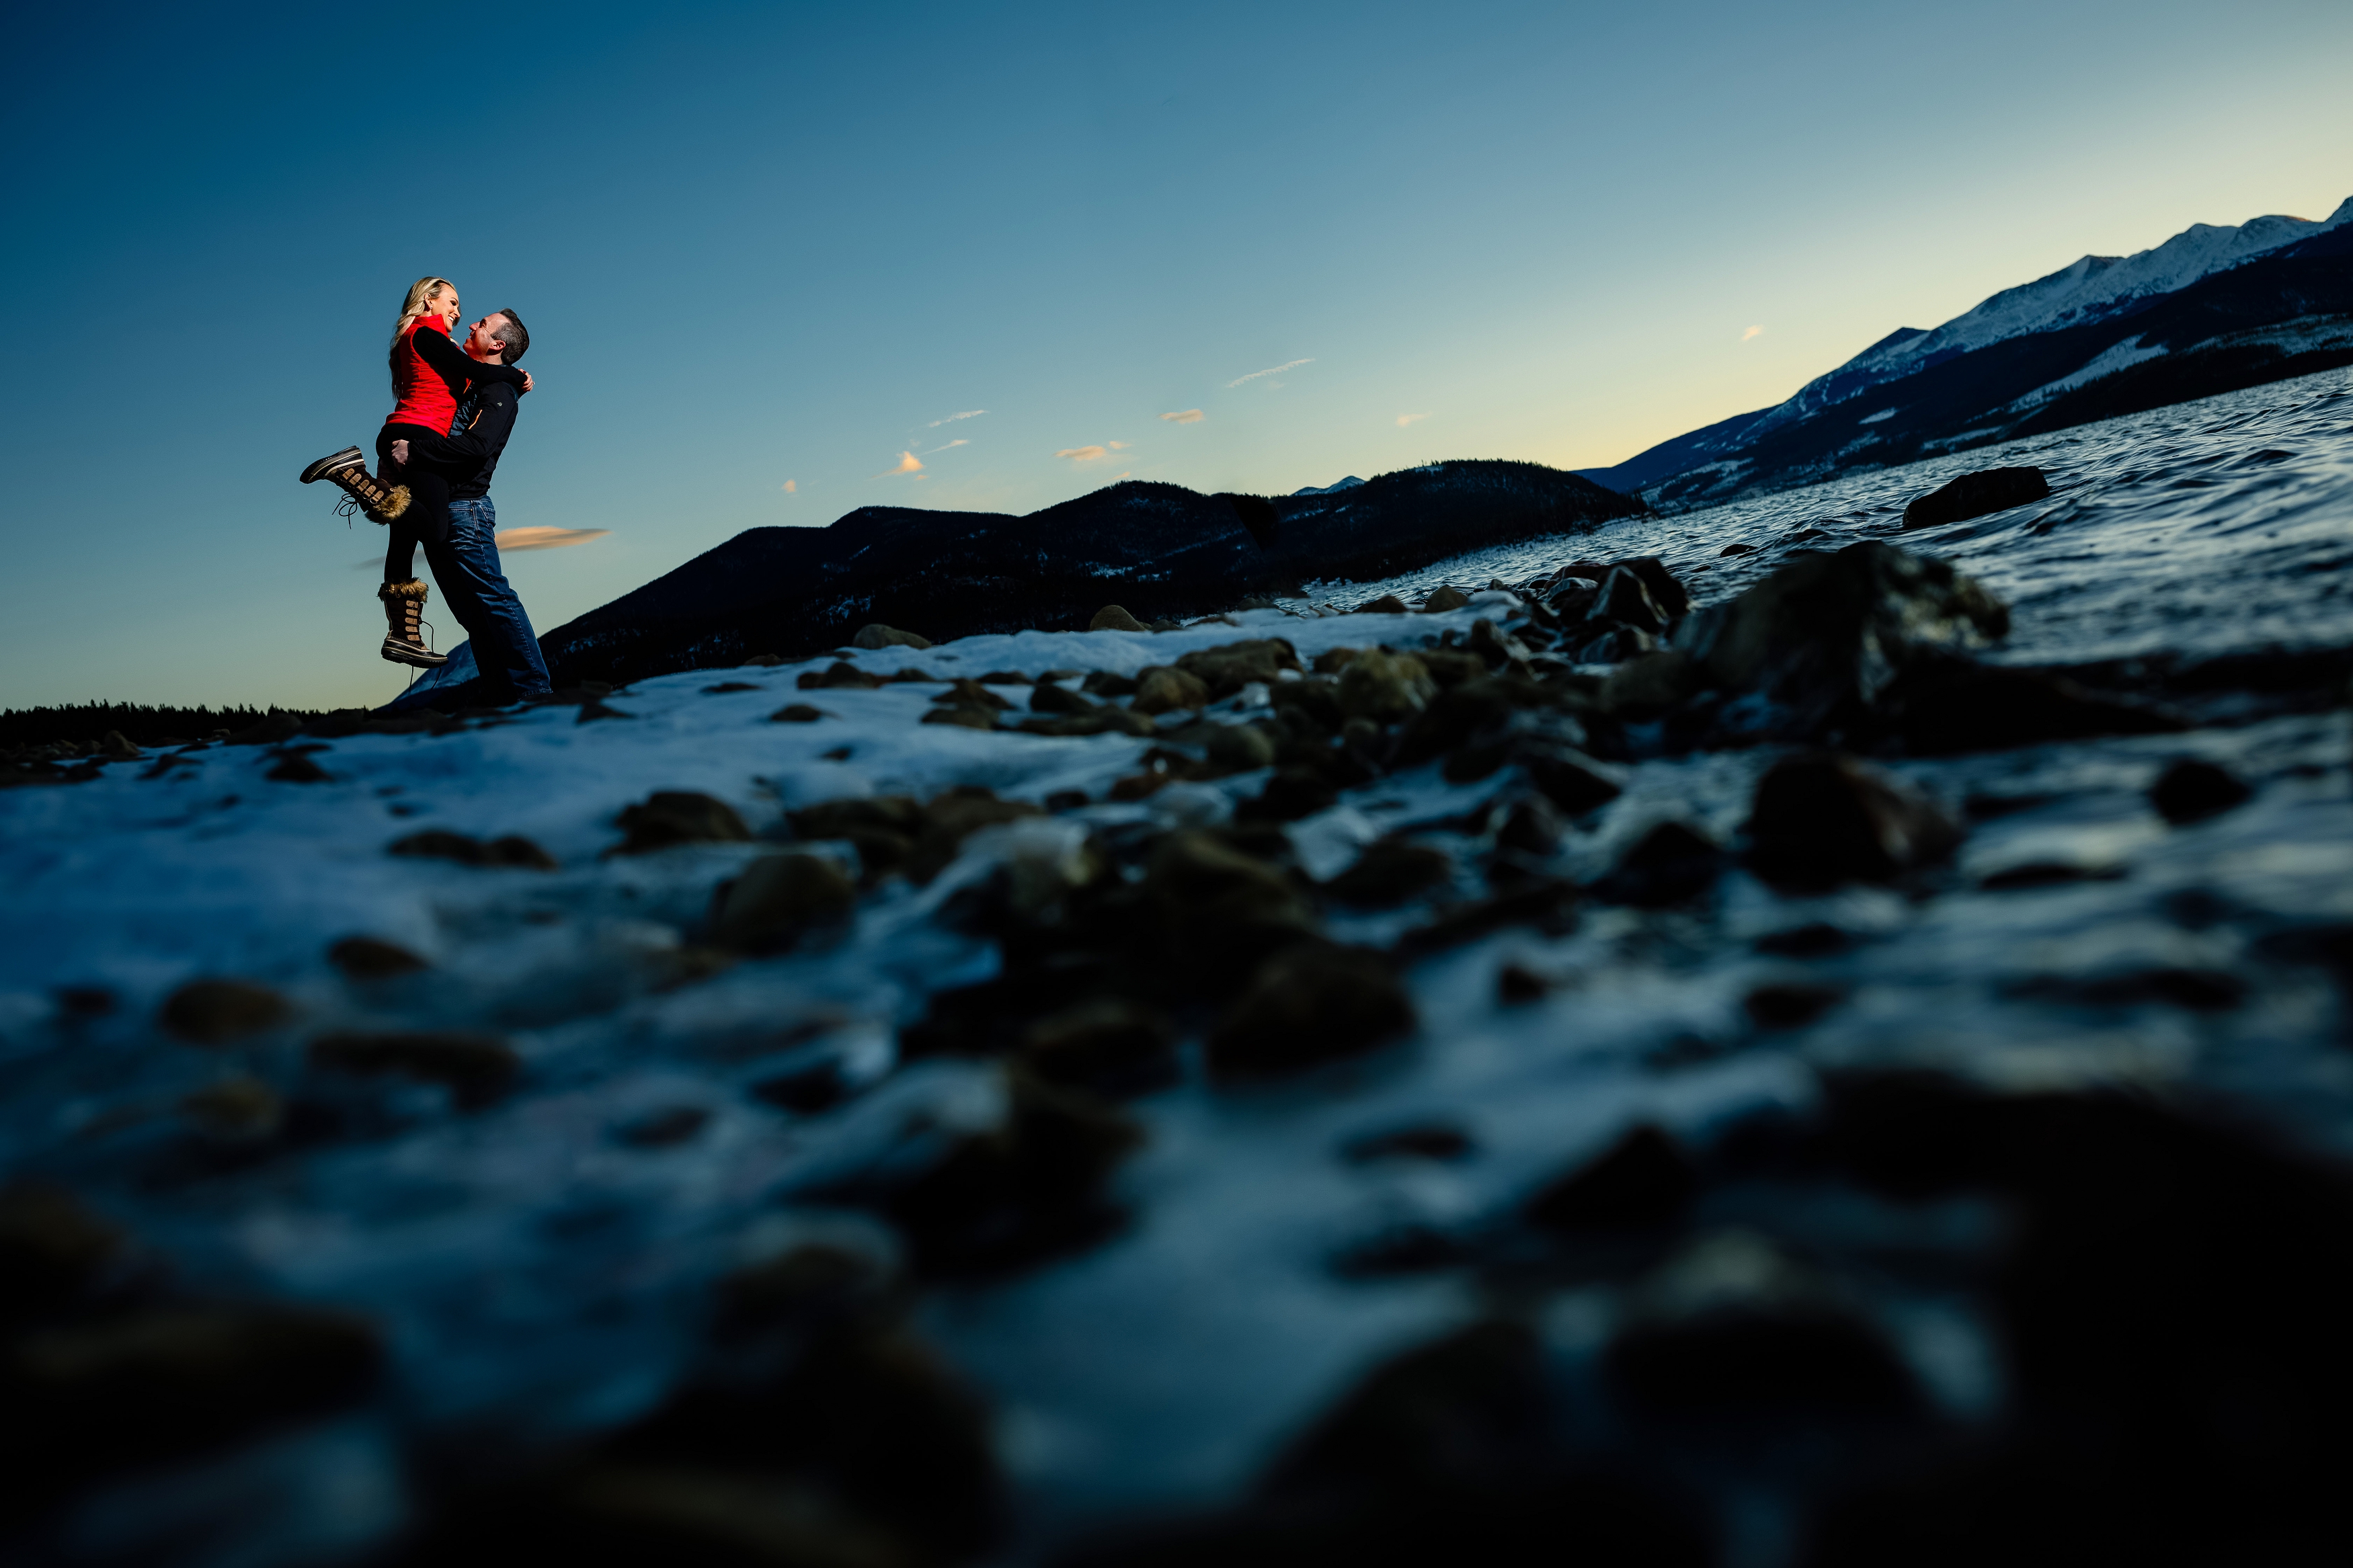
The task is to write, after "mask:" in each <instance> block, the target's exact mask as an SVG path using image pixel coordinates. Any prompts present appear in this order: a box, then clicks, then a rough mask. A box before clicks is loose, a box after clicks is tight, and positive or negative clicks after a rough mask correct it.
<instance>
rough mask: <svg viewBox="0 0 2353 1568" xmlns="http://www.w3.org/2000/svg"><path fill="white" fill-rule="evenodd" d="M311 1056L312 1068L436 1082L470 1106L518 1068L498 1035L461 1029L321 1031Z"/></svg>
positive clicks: (492, 1095)
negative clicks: (373, 1032) (372, 1032)
mask: <svg viewBox="0 0 2353 1568" xmlns="http://www.w3.org/2000/svg"><path fill="white" fill-rule="evenodd" d="M310 1054H311V1063H312V1065H313V1066H316V1067H322V1068H334V1069H335V1070H337V1071H341V1072H347V1073H353V1074H356V1075H358V1076H360V1077H364V1078H375V1077H383V1076H385V1075H392V1076H396V1077H400V1078H407V1079H416V1080H417V1081H419V1082H423V1083H437V1084H439V1085H441V1086H442V1087H444V1088H445V1089H448V1090H449V1092H450V1098H451V1099H452V1100H455V1101H456V1102H457V1103H458V1104H459V1106H460V1107H463V1108H466V1109H476V1108H479V1107H480V1106H483V1105H487V1104H489V1103H491V1101H492V1100H497V1099H498V1098H499V1097H500V1096H501V1095H503V1094H504V1093H505V1092H506V1091H507V1089H509V1088H510V1087H511V1086H512V1084H513V1082H514V1079H515V1077H516V1075H517V1074H518V1073H520V1072H521V1071H522V1058H520V1057H518V1056H517V1055H516V1054H515V1051H514V1047H512V1046H510V1045H508V1044H507V1043H506V1041H504V1040H503V1039H501V1038H500V1037H498V1036H496V1035H483V1034H475V1033H471V1032H469V1031H465V1030H459V1029H438V1030H427V1029H418V1030H406V1031H392V1032H385V1033H380V1034H366V1033H360V1032H357V1031H346V1032H342V1033H337V1034H331V1035H322V1036H320V1037H318V1038H317V1039H315V1040H312V1041H311V1053H310Z"/></svg>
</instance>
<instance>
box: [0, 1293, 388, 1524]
mask: <svg viewBox="0 0 2353 1568" xmlns="http://www.w3.org/2000/svg"><path fill="white" fill-rule="evenodd" d="M383 1359H384V1357H383V1352H382V1349H381V1347H380V1346H379V1343H378V1342H377V1339H376V1335H375V1331H373V1330H372V1329H371V1328H369V1327H368V1325H367V1324H366V1323H365V1322H364V1321H361V1320H359V1319H357V1318H353V1317H350V1316H348V1315H346V1314H343V1313H341V1312H331V1311H322V1310H315V1309H310V1308H301V1307H287V1306H261V1305H243V1304H232V1303H187V1304H177V1305H163V1306H152V1307H144V1308H140V1309H137V1310H132V1311H129V1312H125V1313H119V1314H115V1315H111V1316H108V1317H105V1318H101V1319H99V1320H97V1321H90V1322H81V1323H75V1324H71V1325H67V1326H60V1327H55V1328H50V1329H47V1330H44V1331H38V1332H35V1333H30V1334H26V1335H25V1336H23V1337H22V1338H20V1339H18V1340H17V1341H16V1343H15V1344H14V1345H13V1346H11V1347H10V1353H9V1355H8V1356H7V1357H6V1359H5V1364H0V1449H5V1451H6V1452H8V1453H9V1454H10V1455H11V1458H12V1463H13V1465H14V1467H15V1468H14V1470H13V1473H12V1474H11V1476H10V1477H9V1483H10V1484H9V1490H10V1491H12V1492H26V1491H28V1492H30V1493H31V1494H32V1495H34V1496H41V1494H42V1493H44V1492H47V1493H49V1494H50V1496H49V1497H43V1498H42V1500H43V1501H48V1500H51V1498H52V1497H53V1496H54V1493H55V1492H56V1491H58V1490H62V1489H67V1488H69V1487H73V1486H76V1485H78V1484H80V1483H84V1482H87V1481H88V1480H90V1479H94V1478H96V1477H98V1476H100V1475H103V1474H106V1473H108V1472H111V1471H116V1470H122V1469H129V1468H133V1467H136V1466H142V1465H151V1464H155V1463H158V1462H161V1461H163V1460H166V1459H172V1458H180V1457H182V1456H185V1455H187V1454H191V1453H195V1452H199V1451H201V1450H204V1449H207V1448H213V1447H220V1446H223V1445H227V1444H229V1443H233V1442H236V1441H237V1440H238V1439H240V1438H244V1437H247V1436H251V1435H254V1434H256V1433H259V1432H262V1431H266V1430H268V1429H269V1428H270V1427H272V1426H280V1425H281V1424H284V1423H287V1422H289V1421H292V1420H296V1419H299V1418H301V1417H306V1416H315V1415H323V1414H325V1413H326V1412H328V1411H332V1410H334V1409H337V1408H339V1407H341V1406H343V1405H348V1404H350V1403H351V1402H353V1400H355V1399H357V1398H359V1397H360V1396H361V1395H363V1394H365V1393H366V1392H367V1390H368V1388H369V1386H370V1384H373V1383H374V1381H375V1376H376V1373H377V1371H378V1368H379V1367H380V1365H381V1363H382V1362H383Z"/></svg>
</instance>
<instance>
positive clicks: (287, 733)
mask: <svg viewBox="0 0 2353 1568" xmlns="http://www.w3.org/2000/svg"><path fill="white" fill-rule="evenodd" d="M301 732H302V721H301V720H300V719H297V718H296V717H294V715H293V714H291V713H272V714H270V715H269V717H268V718H266V719H261V720H258V721H255V722H253V723H251V724H248V725H247V726H246V727H245V728H244V729H242V730H239V731H237V733H235V734H233V735H231V736H229V737H228V744H230V745H232V746H282V745H284V744H285V743H286V742H289V741H290V740H292V739H293V738H294V737H295V736H297V735H299V734H301Z"/></svg>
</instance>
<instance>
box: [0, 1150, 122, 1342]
mask: <svg viewBox="0 0 2353 1568" xmlns="http://www.w3.org/2000/svg"><path fill="white" fill-rule="evenodd" d="M127 1247H128V1238H127V1237H125V1236H124V1235H123V1234H122V1232H121V1231H120V1230H118V1229H117V1228H115V1226H113V1225H112V1224H111V1223H109V1222H108V1221H107V1220H105V1219H102V1218H100V1216H99V1215H96V1214H94V1213H92V1212H91V1211H90V1209H89V1208H87V1207H85V1206H84V1205H83V1204H82V1202H81V1200H80V1199H79V1198H77V1197H75V1196H74V1195H73V1194H71V1193H69V1192H68V1191H67V1190H66V1189H65V1188H63V1187H58V1186H52V1185H50V1184H47V1183H46V1182H33V1181H23V1180H18V1181H13V1182H10V1183H9V1184H7V1185H5V1186H0V1325H13V1324H16V1323H21V1322H25V1321H29V1320H32V1319H37V1318H43V1317H47V1316H48V1315H50V1314H51V1313H54V1312H57V1311H58V1310H62V1309H65V1308H68V1307H71V1306H74V1305H77V1304H78V1303H79V1302H81V1301H83V1300H86V1299H88V1298H90V1297H91V1296H93V1295H95V1294H97V1293H98V1291H99V1290H100V1289H101V1288H102V1287H103V1286H104V1285H106V1284H107V1283H108V1282H109V1280H110V1279H112V1278H113V1277H114V1276H115V1275H116V1274H117V1273H118V1272H119V1271H120V1269H121V1265H122V1262H123V1260H124V1258H125V1257H126V1255H127Z"/></svg>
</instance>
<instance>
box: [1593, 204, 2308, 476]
mask: <svg viewBox="0 0 2353 1568" xmlns="http://www.w3.org/2000/svg"><path fill="white" fill-rule="evenodd" d="M2348 261H2353V199H2348V200H2347V201H2345V202H2343V203H2341V204H2340V205H2338V206H2337V210H2336V211H2335V212H2334V213H2332V214H2330V215H2329V216H2327V218H2325V219H2322V220H2319V221H2317V222H2315V221H2312V220H2308V219H2305V218H2297V217H2285V216H2266V217H2258V218H2253V219H2251V220H2249V221H2248V222H2246V223H2243V224H2241V225H2238V226H2218V225H2213V224H2193V225H2192V226H2189V228H2186V229H2184V230H2183V231H2182V232H2181V233H2179V234H2177V235H2175V236H2174V237H2172V238H2171V239H2168V240H2167V241H2166V242H2165V243H2164V244H2162V245H2159V246H2156V247H2152V248H2150V249H2147V250H2144V251H2140V252H2137V254H2135V255H2132V256H2126V257H2111V256H2086V257H2084V258H2082V259H2080V260H2078V261H2076V262H2075V263H2074V264H2073V266H2070V267H2066V268H2061V269H2060V270H2059V271H2057V272H2053V273H2052V274H2050V275H2049V276H2047V277H2043V278H2038V279H2035V280H2034V281H2032V282H2031V283H2024V284H2021V285H2020V286H2019V287H2017V288H2015V289H2003V290H2002V291H2001V292H2000V293H1998V294H1995V295H1994V296H1992V297H1991V298H1990V299H1988V300H1984V301H1983V302H1981V303H1980V304H1978V306H1977V307H1976V308H1975V309H1973V310H1968V311H1965V312H1963V313H1962V314H1960V315H1958V316H1956V317H1954V318H1953V319H1952V320H1951V321H1947V322H1946V323H1944V325H1942V326H1940V327H1937V328H1936V329H1934V330H1933V331H1922V330H1920V329H1918V328H1915V327H1900V328H1898V329H1897V330H1896V331H1893V332H1891V333H1889V334H1888V335H1887V336H1886V337H1884V338H1882V339H1881V340H1880V341H1879V342H1875V343H1873V344H1872V345H1871V347H1869V348H1867V349H1865V350H1864V351H1863V352H1862V353H1860V354H1857V355H1856V356H1855V357H1854V358H1852V359H1851V360H1849V361H1847V362H1846V363H1844V364H1841V365H1840V366H1839V367H1838V368H1837V369H1835V370H1833V371H1831V372H1830V373H1829V374H1825V375H1820V376H1817V377H1816V378H1815V379H1813V380H1812V381H1810V382H1808V383H1807V384H1805V385H1804V386H1802V387H1800V388H1799V390H1798V392H1797V394H1796V395H1794V396H1792V397H1789V398H1788V399H1787V400H1785V401H1783V402H1781V403H1778V404H1776V405H1774V406H1772V407H1770V408H1766V409H1760V410H1758V411H1757V413H1754V414H1744V415H1738V416H1734V417H1733V418H1730V419H1725V420H1720V421H1718V422H1717V423H1715V424H1714V425H1711V426H1707V427H1705V428H1704V429H1700V430H1694V431H1692V432H1690V433H1688V434H1686V435H1683V436H1679V437H1674V438H1673V439H1672V440H1670V441H1665V442H1662V443H1660V444H1659V445H1658V446H1656V447H1651V448H1650V449H1649V450H1648V451H1645V452H1642V453H1641V454H1639V455H1637V456H1636V457H1634V458H1630V459H1629V460H1628V461H1626V462H1624V463H1620V464H1618V465H1617V466H1616V467H1614V468H1588V469H1584V470H1582V472H1583V473H1584V474H1585V476H1586V477H1587V478H1588V479H1594V480H1596V481H1598V482H1599V483H1601V484H1603V485H1608V486H1610V487H1611V488H1613V489H1620V490H1623V491H1627V492H1629V493H1631V492H1634V491H1637V490H1639V491H1642V492H1643V493H1645V494H1646V495H1648V496H1650V497H1651V499H1652V500H1701V499H1703V498H1704V499H1707V500H1722V499H1725V497H1726V496H1727V495H1729V494H1732V493H1736V492H1737V491H1739V490H1741V489H1758V488H1778V487H1780V486H1785V485H1788V484H1791V483H1804V482H1809V481H1810V480H1812V479H1820V478H1825V477H1827V476H1828V475H1829V474H1830V473H1831V472H1833V471H1836V470H1838V469H1841V468H1849V467H1853V466H1855V465H1857V464H1877V463H1894V462H1904V461H1909V460H1910V459H1911V458H1915V457H1920V456H1926V455H1927V454H1929V453H1931V452H1935V451H1947V450H1954V449H1957V448H1960V447H1968V446H1978V445H1984V444H1986V443H1989V442H1991V441H1995V440H2000V439H2005V438H2007V437H2010V436H2013V435H2021V434H2025V433H2026V431H2025V429H2024V428H2023V426H2025V425H2026V424H2028V423H2032V424H2034V425H2036V426H2039V427H2048V428H2055V427H2056V426H2058V425H2060V424H2065V423H2071V422H2072V423H2081V422H2082V421H2084V420H2085V419H2094V418H2105V417H2106V416H2109V415H2111V414H2116V413H2128V412H2133V411H2135V410H2136V409H2138V408H2143V407H2155V406H2158V405H2161V404H2164V403H2171V402H2180V401H2184V400H2187V399H2189V398H2194V397H2201V396H2205V395H2209V394H2211V393H2214V392H2221V391H2227V390H2231V389H2232V387H2235V386H2242V385H2252V384H2255V383H2257V382H2259V381H2263V380H2270V379H2277V378H2279V377H2280V376H2283V375H2296V374H2306V373H2307V372H2310V371H2315V370H2323V369H2327V368H2330V366H2331V365H2332V364H2333V363H2337V361H2338V359H2339V358H2340V357H2341V356H2342V355H2343V353H2344V352H2345V350H2344V347H2343V344H2344V341H2345V337H2346V330H2347V322H2348V318H2353V266H2348ZM2251 333H2253V336H2251V335H2250V334H2251ZM2259 339H2260V341H2258V340H2259ZM1670 492H1671V493H1670Z"/></svg>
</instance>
